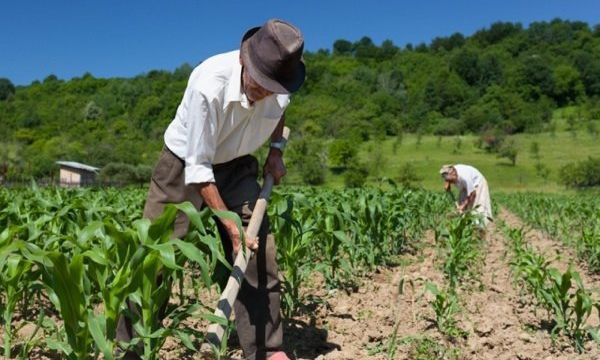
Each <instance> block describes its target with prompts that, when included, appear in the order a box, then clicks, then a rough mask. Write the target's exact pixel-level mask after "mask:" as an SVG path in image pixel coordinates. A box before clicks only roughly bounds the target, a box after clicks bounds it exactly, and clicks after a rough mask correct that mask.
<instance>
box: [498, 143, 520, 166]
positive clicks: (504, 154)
mask: <svg viewBox="0 0 600 360" xmlns="http://www.w3.org/2000/svg"><path fill="white" fill-rule="evenodd" d="M518 153H519V151H518V149H517V147H516V145H515V142H514V141H513V140H512V139H511V140H508V141H505V142H504V143H503V144H502V146H501V147H500V150H499V151H498V157H499V158H506V159H508V160H509V161H510V163H511V165H512V166H515V165H516V164H517V154H518Z"/></svg>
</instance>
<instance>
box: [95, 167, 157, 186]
mask: <svg viewBox="0 0 600 360" xmlns="http://www.w3.org/2000/svg"><path fill="white" fill-rule="evenodd" d="M151 176H152V168H151V167H150V166H147V165H139V166H134V165H130V164H124V163H108V164H107V165H106V166H105V167H103V168H102V170H100V175H99V179H100V181H101V182H107V183H113V184H115V183H116V184H117V185H129V184H140V183H146V182H148V181H150V177H151Z"/></svg>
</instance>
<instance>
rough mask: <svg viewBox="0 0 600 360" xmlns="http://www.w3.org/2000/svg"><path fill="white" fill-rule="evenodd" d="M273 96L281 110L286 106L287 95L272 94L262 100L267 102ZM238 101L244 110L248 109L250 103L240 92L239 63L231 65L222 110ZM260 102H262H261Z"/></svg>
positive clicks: (240, 75) (240, 76) (240, 71)
mask: <svg viewBox="0 0 600 360" xmlns="http://www.w3.org/2000/svg"><path fill="white" fill-rule="evenodd" d="M272 96H275V98H276V100H277V104H278V105H279V106H280V107H281V108H282V109H283V108H285V107H286V106H287V104H288V102H289V100H288V98H289V95H285V94H274V95H270V96H268V97H267V98H265V99H263V100H268V99H269V98H270V97H272ZM234 101H238V102H239V103H240V104H241V105H242V107H244V108H245V109H250V108H251V105H250V101H248V98H247V97H246V94H244V93H243V92H242V65H241V64H240V63H239V62H235V63H234V64H233V69H232V70H231V77H230V78H229V82H228V84H227V90H226V91H225V101H224V102H223V110H225V109H226V108H227V106H228V105H229V103H231V102H234ZM261 101H262V100H261Z"/></svg>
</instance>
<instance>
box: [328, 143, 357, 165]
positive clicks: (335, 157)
mask: <svg viewBox="0 0 600 360" xmlns="http://www.w3.org/2000/svg"><path fill="white" fill-rule="evenodd" d="M357 153H358V150H357V148H356V146H355V145H353V144H352V142H350V140H345V139H338V140H334V141H333V142H332V143H331V145H330V146H329V161H331V165H333V166H335V167H342V168H348V167H350V165H351V164H352V163H353V162H354V160H355V159H356V154H357Z"/></svg>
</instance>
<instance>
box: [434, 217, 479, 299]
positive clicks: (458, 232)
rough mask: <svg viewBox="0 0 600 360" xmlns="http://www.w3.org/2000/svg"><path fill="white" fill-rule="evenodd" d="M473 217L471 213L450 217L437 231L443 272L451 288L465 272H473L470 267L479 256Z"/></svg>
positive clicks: (470, 273)
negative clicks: (441, 253)
mask: <svg viewBox="0 0 600 360" xmlns="http://www.w3.org/2000/svg"><path fill="white" fill-rule="evenodd" d="M475 219H476V215H474V214H473V213H465V214H462V215H460V216H459V217H457V218H454V219H451V220H450V221H449V222H448V224H447V225H446V227H445V228H444V229H443V230H441V231H439V233H438V242H441V246H442V247H443V249H444V250H443V258H444V274H445V275H446V277H447V278H448V280H449V284H450V287H451V288H455V287H456V286H457V284H458V282H459V281H460V280H461V279H463V278H464V277H465V276H466V275H467V274H469V275H472V274H473V273H474V270H473V269H472V267H473V265H474V264H475V263H476V262H477V260H478V259H479V258H480V250H479V246H480V244H479V239H478V238H477V236H476V235H475V232H474V226H475V224H474V221H475Z"/></svg>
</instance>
